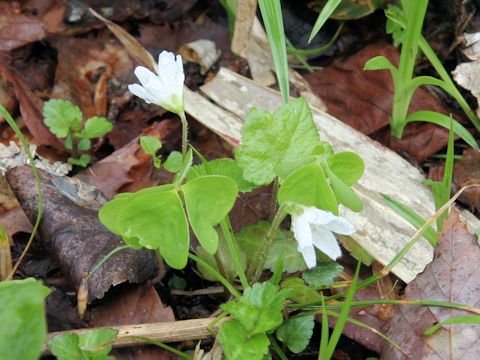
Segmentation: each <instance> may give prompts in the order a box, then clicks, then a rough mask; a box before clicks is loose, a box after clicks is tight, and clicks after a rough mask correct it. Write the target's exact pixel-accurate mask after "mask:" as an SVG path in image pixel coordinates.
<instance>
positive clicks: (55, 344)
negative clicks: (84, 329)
mask: <svg viewBox="0 0 480 360" xmlns="http://www.w3.org/2000/svg"><path fill="white" fill-rule="evenodd" d="M78 341H79V338H78V335H77V334H65V335H60V336H55V337H54V338H53V339H51V340H50V341H49V342H48V347H49V348H50V351H51V352H52V354H53V355H55V356H56V357H57V359H58V360H79V359H81V358H82V352H81V351H80V347H79V345H78Z"/></svg>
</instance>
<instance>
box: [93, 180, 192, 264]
mask: <svg viewBox="0 0 480 360" xmlns="http://www.w3.org/2000/svg"><path fill="white" fill-rule="evenodd" d="M99 218H100V221H101V222H102V223H103V224H104V225H105V226H106V227H107V228H109V229H110V231H112V232H113V233H114V234H117V235H120V236H122V238H123V239H124V241H125V242H126V243H127V244H129V245H131V246H132V247H138V246H140V245H141V246H143V247H146V248H148V249H158V250H159V251H160V253H161V254H162V256H163V258H164V259H165V261H166V262H167V264H168V265H170V266H171V267H173V268H175V269H182V268H183V267H185V265H186V264H187V258H188V244H189V231H188V223H187V218H186V214H185V211H184V209H183V204H182V201H181V200H180V197H179V196H178V194H177V192H176V191H175V189H174V188H173V186H172V185H163V186H156V187H153V188H148V189H143V190H140V191H138V192H137V193H133V194H120V196H117V197H116V198H115V199H113V200H112V201H110V202H108V203H107V204H105V205H104V206H103V207H102V208H101V209H100V212H99Z"/></svg>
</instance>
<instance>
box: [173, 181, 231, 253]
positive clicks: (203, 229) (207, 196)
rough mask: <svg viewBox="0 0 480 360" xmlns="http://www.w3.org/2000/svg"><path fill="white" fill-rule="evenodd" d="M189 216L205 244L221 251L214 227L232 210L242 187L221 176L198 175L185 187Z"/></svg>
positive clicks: (211, 250)
mask: <svg viewBox="0 0 480 360" xmlns="http://www.w3.org/2000/svg"><path fill="white" fill-rule="evenodd" d="M182 191H183V194H184V198H185V206H186V208H187V213H188V219H189V221H190V225H191V226H192V229H193V232H194V233H195V235H196V236H197V238H198V241H199V242H200V244H201V245H202V247H203V248H204V249H205V250H206V251H207V252H208V253H210V254H214V253H215V251H217V246H218V234H217V231H216V230H215V228H214V226H215V225H217V224H218V223H219V222H220V221H222V220H223V219H224V218H225V216H227V215H228V212H229V211H230V210H231V209H232V207H233V204H234V203H235V199H236V197H237V193H238V188H237V184H236V183H235V181H233V180H232V179H230V178H228V177H226V176H218V175H208V176H202V177H199V178H196V179H195V180H192V181H190V182H188V183H186V184H185V185H183V186H182Z"/></svg>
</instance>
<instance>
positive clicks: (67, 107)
mask: <svg viewBox="0 0 480 360" xmlns="http://www.w3.org/2000/svg"><path fill="white" fill-rule="evenodd" d="M43 117H44V123H45V125H47V126H48V128H49V130H50V131H51V132H52V133H53V134H55V136H57V137H59V138H64V137H66V136H67V135H68V133H69V132H70V131H71V130H72V129H73V130H75V129H76V130H78V129H80V125H81V123H82V119H83V114H82V110H80V108H79V107H78V106H77V105H75V104H73V103H71V102H70V101H66V100H60V99H52V100H49V101H47V102H46V103H45V104H44V105H43Z"/></svg>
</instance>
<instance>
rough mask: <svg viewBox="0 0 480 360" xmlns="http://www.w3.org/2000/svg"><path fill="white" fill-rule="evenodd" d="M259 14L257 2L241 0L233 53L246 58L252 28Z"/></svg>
mask: <svg viewBox="0 0 480 360" xmlns="http://www.w3.org/2000/svg"><path fill="white" fill-rule="evenodd" d="M256 12H257V0H239V1H238V3H237V12H236V14H237V15H236V19H235V30H234V33H233V39H232V51H233V52H234V53H235V54H238V55H240V56H245V55H246V53H247V49H248V45H249V42H250V39H251V36H252V27H253V21H254V19H255V15H256Z"/></svg>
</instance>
